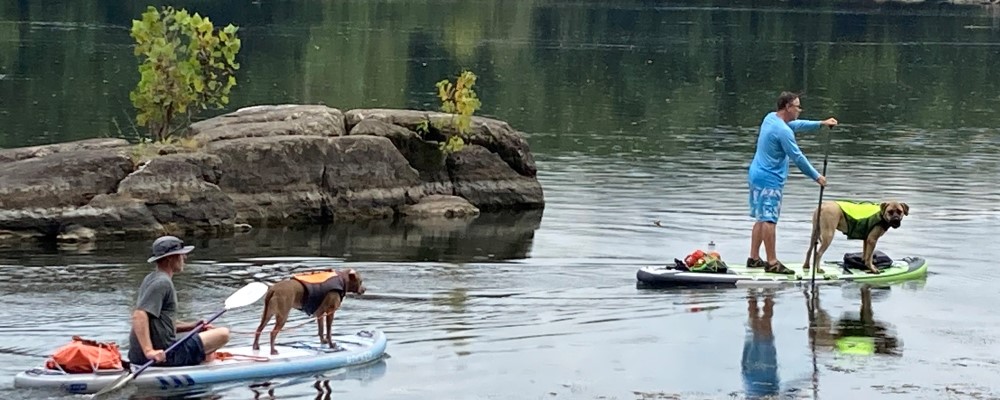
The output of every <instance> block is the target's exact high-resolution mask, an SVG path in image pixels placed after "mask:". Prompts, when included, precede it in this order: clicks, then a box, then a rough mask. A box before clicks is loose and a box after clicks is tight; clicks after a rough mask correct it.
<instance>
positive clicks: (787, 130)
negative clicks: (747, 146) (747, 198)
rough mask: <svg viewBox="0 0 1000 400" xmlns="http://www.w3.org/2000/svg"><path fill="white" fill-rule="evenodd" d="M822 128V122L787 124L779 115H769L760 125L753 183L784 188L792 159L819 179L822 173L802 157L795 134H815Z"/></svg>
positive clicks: (751, 172)
mask: <svg viewBox="0 0 1000 400" xmlns="http://www.w3.org/2000/svg"><path fill="white" fill-rule="evenodd" d="M821 126H822V124H820V121H811V120H804V119H797V120H794V121H790V122H788V123H785V121H784V120H782V119H781V117H778V114H777V113H776V112H774V111H772V112H770V113H768V114H767V115H766V116H765V117H764V121H763V122H761V124H760V133H759V134H758V136H757V151H756V153H754V156H753V161H751V162H750V169H749V173H748V181H749V183H750V184H751V185H754V186H759V187H765V188H783V187H784V186H785V180H787V179H788V161H789V160H791V161H792V162H794V163H795V165H796V166H797V167H799V170H800V171H802V173H803V174H805V175H806V176H808V177H809V178H811V179H812V180H816V179H818V178H819V171H816V168H813V166H812V164H810V163H809V159H808V158H806V156H805V154H802V150H800V149H799V145H798V143H796V142H795V132H809V131H815V130H818V129H819V128H820V127H821Z"/></svg>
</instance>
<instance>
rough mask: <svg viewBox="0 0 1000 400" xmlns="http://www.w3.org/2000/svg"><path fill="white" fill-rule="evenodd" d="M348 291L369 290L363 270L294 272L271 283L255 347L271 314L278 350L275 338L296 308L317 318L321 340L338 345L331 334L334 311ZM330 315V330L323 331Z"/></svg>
mask: <svg viewBox="0 0 1000 400" xmlns="http://www.w3.org/2000/svg"><path fill="white" fill-rule="evenodd" d="M347 293H357V294H364V293H365V285H364V282H363V280H362V279H361V274H359V273H358V272H357V271H355V270H353V269H348V270H346V271H344V270H341V271H334V270H327V271H313V272H307V273H304V274H297V275H294V276H293V277H292V278H289V279H286V280H283V281H281V282H278V283H275V284H274V285H271V287H270V288H268V289H267V293H266V294H265V295H264V313H263V315H262V316H261V318H260V325H259V326H258V327H257V332H256V333H255V334H254V338H253V349H254V350H260V345H259V342H260V334H261V332H263V331H264V326H266V325H267V323H268V321H270V320H271V317H272V316H274V317H275V321H274V329H273V330H271V354H272V355H276V354H278V351H277V350H276V349H275V348H274V342H275V340H276V339H277V338H278V332H280V331H281V329H282V328H284V327H285V322H286V321H288V313H289V312H290V311H291V310H292V308H295V309H297V310H301V311H303V312H305V313H306V314H308V315H310V316H312V317H315V318H316V325H317V328H318V331H319V333H318V334H319V342H320V343H323V344H329V345H330V348H334V346H335V344H334V343H333V340H332V338H331V335H333V333H332V327H333V316H334V313H335V312H336V311H337V310H338V309H340V305H341V304H342V303H343V298H344V296H345V295H346V294H347ZM324 315H326V333H325V335H324V331H323V318H322V317H323V316H324Z"/></svg>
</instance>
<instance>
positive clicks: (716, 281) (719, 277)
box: [636, 257, 927, 286]
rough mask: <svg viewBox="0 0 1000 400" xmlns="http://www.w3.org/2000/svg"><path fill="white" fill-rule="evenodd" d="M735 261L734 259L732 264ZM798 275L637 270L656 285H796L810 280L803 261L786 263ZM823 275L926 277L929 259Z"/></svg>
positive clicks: (885, 279) (833, 267)
mask: <svg viewBox="0 0 1000 400" xmlns="http://www.w3.org/2000/svg"><path fill="white" fill-rule="evenodd" d="M733 264H735V262H734V263H733ZM785 266H786V267H788V268H789V269H791V270H792V271H795V274H790V275H785V274H773V273H769V272H765V271H764V270H763V269H762V268H746V266H745V265H729V271H727V272H726V273H714V272H691V271H682V270H678V269H674V268H673V266H670V267H662V266H661V267H643V268H640V269H639V271H638V272H636V279H637V280H638V281H639V282H640V283H643V284H648V285H655V286H698V285H707V286H739V285H744V284H748V285H751V284H758V283H760V284H769V283H773V284H776V285H777V284H795V283H807V284H808V283H809V281H810V279H811V278H812V272H811V271H808V270H805V271H804V270H802V262H801V261H799V262H794V263H785ZM822 268H823V270H824V273H823V274H819V273H817V274H816V283H817V284H820V283H839V282H859V283H893V282H901V281H909V280H915V279H921V278H923V277H925V276H927V260H924V259H923V258H920V257H905V258H903V259H900V260H895V261H893V264H892V265H891V266H889V267H888V268H883V269H882V270H881V271H882V272H881V273H880V274H869V273H867V272H865V271H863V270H855V269H852V270H850V271H845V270H844V268H843V262H830V261H827V262H825V263H823V265H822Z"/></svg>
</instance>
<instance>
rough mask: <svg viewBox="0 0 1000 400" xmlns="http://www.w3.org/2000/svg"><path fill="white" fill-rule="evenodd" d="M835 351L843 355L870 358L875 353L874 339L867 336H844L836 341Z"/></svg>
mask: <svg viewBox="0 0 1000 400" xmlns="http://www.w3.org/2000/svg"><path fill="white" fill-rule="evenodd" d="M837 351H839V352H841V353H844V354H851V355H859V356H870V355H872V354H874V353H875V339H873V338H870V337H868V336H845V337H842V338H840V339H837Z"/></svg>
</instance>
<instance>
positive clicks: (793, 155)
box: [778, 131, 819, 181]
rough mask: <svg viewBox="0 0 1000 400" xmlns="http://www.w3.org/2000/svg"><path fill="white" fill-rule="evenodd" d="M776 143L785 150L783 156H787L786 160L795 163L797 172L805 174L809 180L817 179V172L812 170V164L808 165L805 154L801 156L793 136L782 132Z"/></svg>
mask: <svg viewBox="0 0 1000 400" xmlns="http://www.w3.org/2000/svg"><path fill="white" fill-rule="evenodd" d="M778 141H779V142H780V143H781V148H782V149H784V150H785V154H788V158H789V159H791V160H792V162H794V163H795V165H796V166H797V167H799V170H800V171H802V173H803V174H806V176H808V177H809V178H810V179H812V180H814V181H815V180H817V179H819V171H817V170H816V168H813V166H812V164H810V163H809V159H808V158H806V155H805V154H802V150H800V149H799V145H798V143H796V142H795V135H794V134H792V133H790V132H788V131H782V133H780V134H779V135H778Z"/></svg>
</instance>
